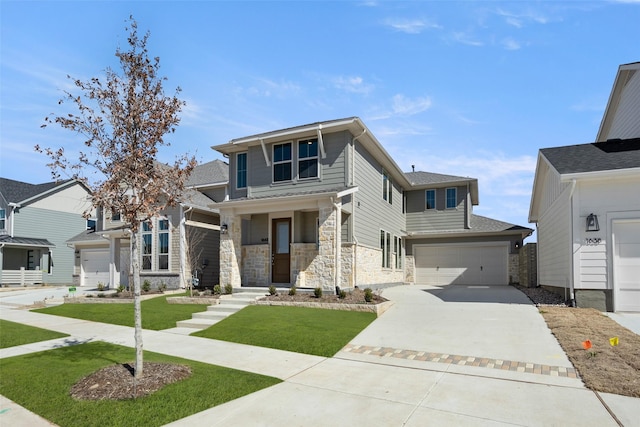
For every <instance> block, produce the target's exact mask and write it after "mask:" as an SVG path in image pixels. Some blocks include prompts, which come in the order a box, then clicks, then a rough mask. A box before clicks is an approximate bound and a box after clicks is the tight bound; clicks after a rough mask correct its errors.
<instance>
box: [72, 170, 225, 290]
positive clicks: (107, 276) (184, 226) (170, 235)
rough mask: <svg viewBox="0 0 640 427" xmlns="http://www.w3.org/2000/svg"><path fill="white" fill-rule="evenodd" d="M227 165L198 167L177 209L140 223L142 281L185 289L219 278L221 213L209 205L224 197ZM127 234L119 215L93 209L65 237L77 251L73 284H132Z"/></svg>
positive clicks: (167, 210)
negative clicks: (78, 229)
mask: <svg viewBox="0 0 640 427" xmlns="http://www.w3.org/2000/svg"><path fill="white" fill-rule="evenodd" d="M227 181H228V166H227V165H226V163H224V162H222V161H220V160H215V161H213V162H209V163H205V164H201V165H198V166H197V167H196V168H195V169H194V171H193V173H192V175H191V176H190V178H189V180H188V181H187V183H186V187H187V188H186V189H185V191H184V194H183V197H182V198H181V202H180V204H179V205H177V206H175V207H173V208H168V209H166V210H165V211H164V212H162V215H160V216H158V217H155V218H152V219H151V220H150V221H148V222H145V223H143V224H142V227H141V228H140V232H139V233H138V238H139V239H140V241H139V247H140V253H141V255H140V257H141V259H140V268H141V271H140V278H141V280H142V281H149V283H150V284H151V286H152V288H157V287H160V286H161V285H163V284H164V285H166V287H167V288H168V289H177V288H179V287H185V286H186V285H187V284H189V282H190V281H191V280H192V277H196V278H197V279H198V281H199V285H200V286H207V287H213V286H214V285H215V284H217V283H218V274H219V271H218V270H219V269H218V266H219V261H218V255H219V247H218V245H219V243H218V242H219V233H220V231H219V230H220V227H219V215H218V212H217V210H216V209H213V208H211V207H209V205H210V204H212V203H213V202H216V201H222V200H224V198H225V197H226V186H227ZM130 239H131V233H130V231H129V229H128V228H127V227H126V225H125V224H124V223H123V222H122V221H121V220H120V215H119V214H118V213H117V212H109V211H106V210H104V209H98V210H97V216H96V217H95V218H93V219H92V220H91V221H90V225H89V227H88V228H87V230H86V231H84V232H82V233H80V234H78V235H76V236H74V237H73V238H71V239H69V240H68V241H67V243H68V244H69V245H70V246H72V247H73V248H74V249H75V253H76V263H75V269H74V272H73V281H74V284H76V285H78V286H89V287H96V286H97V285H99V284H102V285H104V286H105V287H109V288H111V289H114V288H117V287H119V286H124V287H128V286H129V284H130V274H131V271H130V257H131V255H130V243H131V241H130Z"/></svg>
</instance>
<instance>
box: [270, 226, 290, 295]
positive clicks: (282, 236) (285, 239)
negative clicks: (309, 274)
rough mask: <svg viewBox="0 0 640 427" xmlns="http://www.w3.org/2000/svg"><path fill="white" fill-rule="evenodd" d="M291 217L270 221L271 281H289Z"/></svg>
mask: <svg viewBox="0 0 640 427" xmlns="http://www.w3.org/2000/svg"><path fill="white" fill-rule="evenodd" d="M290 242H291V218H279V219H274V220H272V221H271V281H272V282H273V283H290V282H291V279H290V276H289V271H290V266H291V265H290V264H291V258H290V256H289V247H290V245H289V243H290Z"/></svg>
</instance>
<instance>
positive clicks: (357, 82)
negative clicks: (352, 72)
mask: <svg viewBox="0 0 640 427" xmlns="http://www.w3.org/2000/svg"><path fill="white" fill-rule="evenodd" d="M332 82H333V85H334V87H335V88H337V89H340V90H343V91H345V92H350V93H361V94H365V95H366V94H368V93H369V92H371V91H372V90H373V89H374V86H373V85H372V84H369V83H365V81H364V79H363V78H362V77H360V76H350V77H347V76H338V77H335V78H333V80H332Z"/></svg>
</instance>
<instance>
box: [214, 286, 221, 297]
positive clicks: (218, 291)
mask: <svg viewBox="0 0 640 427" xmlns="http://www.w3.org/2000/svg"><path fill="white" fill-rule="evenodd" d="M221 293H222V288H221V287H220V285H215V286H214V287H213V294H214V295H220V294H221Z"/></svg>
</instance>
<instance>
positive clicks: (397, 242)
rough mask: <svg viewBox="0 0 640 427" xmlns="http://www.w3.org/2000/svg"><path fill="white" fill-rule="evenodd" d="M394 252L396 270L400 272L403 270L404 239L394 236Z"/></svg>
mask: <svg viewBox="0 0 640 427" xmlns="http://www.w3.org/2000/svg"><path fill="white" fill-rule="evenodd" d="M393 251H394V254H395V256H396V262H395V268H396V270H399V269H401V268H402V237H400V236H393Z"/></svg>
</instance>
